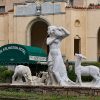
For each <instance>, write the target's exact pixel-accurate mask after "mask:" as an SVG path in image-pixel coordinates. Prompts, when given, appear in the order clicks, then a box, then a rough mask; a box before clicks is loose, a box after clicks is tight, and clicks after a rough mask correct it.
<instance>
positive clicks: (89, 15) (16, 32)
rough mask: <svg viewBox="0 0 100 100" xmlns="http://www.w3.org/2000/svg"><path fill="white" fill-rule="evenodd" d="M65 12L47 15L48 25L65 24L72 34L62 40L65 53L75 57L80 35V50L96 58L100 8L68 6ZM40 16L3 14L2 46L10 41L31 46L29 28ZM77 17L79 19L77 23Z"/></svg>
mask: <svg viewBox="0 0 100 100" xmlns="http://www.w3.org/2000/svg"><path fill="white" fill-rule="evenodd" d="M63 11H64V9H63ZM65 11H66V13H64V14H58V15H44V16H42V15H41V16H40V19H44V20H45V21H46V22H47V23H48V24H49V25H57V26H63V27H64V28H66V29H67V30H69V31H70V33H71V34H70V36H69V37H67V38H65V39H64V40H63V41H62V43H61V51H62V54H64V55H65V56H66V58H67V59H69V60H72V61H73V60H75V58H74V37H75V36H76V35H79V36H80V38H81V53H82V54H84V55H85V56H86V57H87V60H90V61H91V60H94V61H95V60H97V32H98V29H99V27H100V20H98V19H100V9H88V10H87V9H74V8H66V9H65ZM36 18H38V17H37V16H27V17H25V16H23V17H16V16H14V15H13V12H9V13H8V14H4V15H0V46H2V45H4V44H7V43H19V44H25V45H30V27H31V24H33V23H34V20H35V19H36ZM75 20H79V21H80V25H79V26H75Z"/></svg>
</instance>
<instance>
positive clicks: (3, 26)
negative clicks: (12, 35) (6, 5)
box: [0, 14, 9, 46]
mask: <svg viewBox="0 0 100 100" xmlns="http://www.w3.org/2000/svg"><path fill="white" fill-rule="evenodd" d="M8 35H9V33H8V15H7V14H1V15H0V46H2V45H4V44H7V43H8V41H9V39H8Z"/></svg>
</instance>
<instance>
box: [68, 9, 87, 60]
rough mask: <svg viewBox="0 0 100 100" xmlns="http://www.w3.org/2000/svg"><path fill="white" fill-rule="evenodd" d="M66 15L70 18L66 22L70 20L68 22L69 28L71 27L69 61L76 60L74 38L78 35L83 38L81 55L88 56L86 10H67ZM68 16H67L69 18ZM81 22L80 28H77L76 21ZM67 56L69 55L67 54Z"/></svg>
mask: <svg viewBox="0 0 100 100" xmlns="http://www.w3.org/2000/svg"><path fill="white" fill-rule="evenodd" d="M66 14H67V15H68V14H69V15H68V16H69V17H67V19H66V20H68V21H69V20H70V21H69V22H68V21H67V26H69V27H70V32H71V35H70V36H69V38H70V39H69V40H70V43H69V41H67V42H68V43H69V44H70V45H69V48H68V49H69V50H68V52H67V53H68V54H69V52H70V55H69V57H68V58H69V60H74V37H75V36H76V35H78V36H79V37H80V38H81V53H82V54H84V55H85V54H86V35H85V33H86V17H85V16H86V12H85V10H79V9H78V10H77V9H71V8H70V9H66ZM67 15H66V16H67ZM76 20H79V21H80V25H79V26H75V21H76ZM66 55H67V54H66Z"/></svg>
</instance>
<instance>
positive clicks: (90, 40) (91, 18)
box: [86, 9, 100, 60]
mask: <svg viewBox="0 0 100 100" xmlns="http://www.w3.org/2000/svg"><path fill="white" fill-rule="evenodd" d="M87 18H88V19H87V20H88V22H87V53H86V54H87V57H88V59H89V60H97V34H98V30H99V28H100V20H99V19H100V10H99V9H97V10H96V9H91V10H88V12H87ZM99 45H100V43H99Z"/></svg>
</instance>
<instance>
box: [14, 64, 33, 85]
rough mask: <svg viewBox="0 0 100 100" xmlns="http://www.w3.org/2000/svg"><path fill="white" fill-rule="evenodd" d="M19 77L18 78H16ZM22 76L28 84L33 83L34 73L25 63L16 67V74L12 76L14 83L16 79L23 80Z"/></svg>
mask: <svg viewBox="0 0 100 100" xmlns="http://www.w3.org/2000/svg"><path fill="white" fill-rule="evenodd" d="M16 77H17V80H15V78H16ZM22 77H24V78H25V81H26V83H27V84H28V85H32V75H31V71H30V69H29V67H27V66H24V65H18V66H16V68H15V72H14V75H13V76H12V84H13V83H15V81H17V83H18V82H21V81H22Z"/></svg>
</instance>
